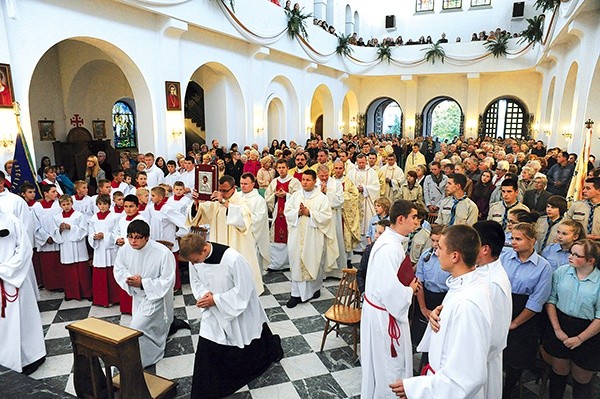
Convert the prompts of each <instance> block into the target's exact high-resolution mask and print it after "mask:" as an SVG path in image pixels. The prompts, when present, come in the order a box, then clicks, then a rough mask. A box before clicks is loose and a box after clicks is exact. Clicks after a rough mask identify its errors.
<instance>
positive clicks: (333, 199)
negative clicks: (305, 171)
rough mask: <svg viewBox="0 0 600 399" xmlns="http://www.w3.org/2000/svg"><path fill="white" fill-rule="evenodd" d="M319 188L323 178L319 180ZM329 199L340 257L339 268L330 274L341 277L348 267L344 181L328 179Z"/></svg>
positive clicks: (338, 258) (338, 259)
mask: <svg viewBox="0 0 600 399" xmlns="http://www.w3.org/2000/svg"><path fill="white" fill-rule="evenodd" d="M318 184H319V190H320V186H321V184H323V182H321V180H318ZM326 195H327V199H328V200H329V206H330V207H331V213H332V223H333V224H334V226H335V238H336V241H337V248H338V253H339V255H338V257H337V259H336V263H337V269H335V270H332V271H331V272H330V273H329V274H328V275H329V276H333V277H337V278H339V277H341V275H342V274H341V273H342V269H344V268H345V267H347V265H346V260H347V259H348V257H347V255H346V248H345V246H344V228H343V226H342V207H343V205H344V188H343V186H342V183H340V182H339V181H338V180H336V179H334V178H332V177H330V178H328V179H327V193H326Z"/></svg>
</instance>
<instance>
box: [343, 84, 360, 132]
mask: <svg viewBox="0 0 600 399" xmlns="http://www.w3.org/2000/svg"><path fill="white" fill-rule="evenodd" d="M357 116H358V100H357V98H356V94H354V92H353V91H352V90H349V91H348V92H347V93H346V95H345V96H344V101H343V103H342V120H341V124H340V127H341V129H340V130H341V133H350V134H356V132H357V130H358V121H357Z"/></svg>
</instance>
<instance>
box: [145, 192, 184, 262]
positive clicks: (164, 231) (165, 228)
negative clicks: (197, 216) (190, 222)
mask: <svg viewBox="0 0 600 399" xmlns="http://www.w3.org/2000/svg"><path fill="white" fill-rule="evenodd" d="M157 207H158V208H159V209H157ZM146 209H147V210H148V212H149V213H150V223H149V224H150V238H151V239H152V240H155V241H156V240H161V241H168V242H170V243H172V244H173V248H172V249H171V252H177V251H179V241H177V237H183V236H184V235H186V234H187V233H188V232H189V229H188V227H187V226H186V224H185V216H184V215H182V214H181V212H179V211H178V210H176V209H175V208H173V207H172V206H171V205H169V204H168V203H167V200H166V199H165V203H164V204H163V205H162V206H160V205H155V204H148V206H147V207H146Z"/></svg>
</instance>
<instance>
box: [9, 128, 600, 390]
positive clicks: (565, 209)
mask: <svg viewBox="0 0 600 399" xmlns="http://www.w3.org/2000/svg"><path fill="white" fill-rule="evenodd" d="M303 144H304V145H299V144H298V143H296V142H294V141H290V142H289V144H288V143H287V142H286V141H285V140H281V141H278V140H273V141H272V142H271V145H270V146H269V147H264V148H262V149H260V147H259V146H258V145H257V144H252V145H246V146H244V147H242V148H241V147H240V146H238V145H237V144H236V143H233V144H231V145H230V146H229V148H226V147H223V146H221V145H220V143H219V142H218V141H217V140H212V142H211V143H210V146H209V145H206V144H202V145H200V144H199V143H194V144H193V145H192V146H191V148H190V150H189V151H188V153H187V154H185V155H184V154H177V156H176V157H175V159H170V160H165V159H164V158H163V157H160V156H159V157H156V156H155V155H154V154H152V153H145V154H135V153H131V152H129V151H122V152H121V158H120V163H119V165H110V164H109V163H108V161H107V160H106V154H104V153H102V152H100V153H98V154H96V155H90V156H89V157H88V159H87V164H86V171H85V174H84V176H81V177H78V178H76V177H75V176H73V175H71V176H69V174H68V173H65V171H64V168H61V167H60V166H57V165H51V162H50V159H49V158H47V157H44V158H42V161H41V166H40V169H39V170H38V174H39V181H40V185H39V186H40V189H41V194H42V196H43V198H42V199H41V200H39V201H36V200H35V194H36V188H35V186H34V185H32V184H29V183H26V184H22V185H21V186H20V187H12V190H13V191H18V192H20V193H21V197H20V196H18V195H15V194H12V193H10V192H9V191H8V190H7V187H8V186H10V177H9V176H10V173H7V174H6V175H5V174H4V173H1V174H0V212H2V218H0V219H1V220H2V223H4V225H3V226H0V227H5V228H3V229H1V230H0V261H1V262H2V265H3V266H4V264H5V263H7V264H8V263H9V264H10V267H8V268H5V267H2V268H0V279H2V280H1V281H2V282H3V285H2V295H3V308H2V311H3V315H4V311H5V310H6V315H7V320H10V319H11V318H12V320H17V322H14V323H12V324H10V326H8V325H7V324H6V323H3V324H1V323H0V339H2V341H3V342H8V341H5V339H6V340H8V339H9V337H10V339H13V340H15V339H16V340H19V339H20V338H19V337H20V335H18V334H14V331H15V329H17V328H19V326H20V328H27V329H28V331H32V333H31V334H30V336H29V337H28V338H27V339H29V341H35V342H27V343H26V342H23V343H19V342H15V345H16V346H17V347H20V346H21V345H26V346H27V347H28V348H31V349H30V352H31V354H29V353H28V352H27V350H24V352H23V353H24V355H22V356H18V357H17V358H13V357H12V356H16V355H15V354H14V353H11V354H10V356H9V355H7V354H5V353H4V352H2V351H0V364H3V365H7V366H8V367H10V368H13V369H15V370H17V371H22V370H25V371H30V370H31V369H32V368H35V367H36V366H37V365H39V364H38V363H39V361H40V359H43V355H42V356H40V354H41V353H42V352H43V351H42V350H41V349H43V335H41V333H40V334H36V331H37V330H40V332H41V322H39V323H37V322H36V320H39V312H37V316H36V315H35V313H36V310H37V308H35V309H34V308H33V307H32V306H33V305H31V303H32V302H33V304H35V291H36V290H37V289H38V287H45V288H46V289H47V290H51V291H52V290H62V291H64V295H65V298H66V299H67V300H86V299H89V300H91V301H92V302H93V304H94V305H98V306H112V305H116V304H119V306H120V308H121V311H122V312H124V313H132V315H133V318H132V326H133V327H134V328H137V329H139V330H141V331H143V332H144V336H143V337H142V339H140V349H141V355H142V364H143V365H144V366H148V365H151V364H154V363H156V362H157V361H159V360H160V359H161V358H162V356H163V355H164V350H165V345H166V339H167V336H168V334H169V330H170V328H171V327H172V324H173V320H174V318H173V291H174V290H178V289H180V288H181V273H182V272H184V271H185V270H189V271H188V272H189V275H190V285H191V287H192V291H193V293H194V296H195V297H196V299H197V306H198V307H200V308H202V309H203V310H204V312H203V316H202V318H203V321H202V324H201V329H200V340H201V342H200V343H199V345H198V351H197V354H196V364H195V369H194V381H193V386H194V388H193V391H192V397H196V396H195V395H197V397H204V396H202V395H205V394H208V395H213V396H210V397H221V396H225V395H227V394H230V393H233V392H235V390H237V389H238V388H239V387H241V386H243V385H245V384H246V383H247V382H248V381H249V380H251V379H252V378H255V377H256V376H257V375H260V373H262V372H263V371H264V370H265V369H266V367H268V365H269V364H271V363H272V362H274V361H277V360H279V359H280V358H281V356H282V350H281V344H280V341H279V337H277V336H275V335H273V334H272V333H271V332H270V330H269V328H268V324H267V323H266V321H267V319H266V316H265V312H264V310H263V309H262V307H261V306H260V302H259V301H258V295H260V294H261V293H262V292H263V291H264V286H263V275H264V274H265V273H276V272H280V271H282V270H287V269H289V270H290V271H291V280H292V282H291V286H290V292H291V295H290V298H289V300H288V302H287V303H286V306H287V307H288V308H294V307H296V306H302V304H303V303H305V302H308V301H311V300H313V299H317V298H319V297H320V295H321V288H322V283H323V280H324V279H325V278H326V277H329V276H332V277H339V276H340V271H341V270H342V269H344V268H346V267H351V262H350V258H351V256H352V255H353V254H356V253H358V254H361V255H362V260H361V263H360V267H359V280H358V287H359V289H360V291H361V292H362V294H363V310H362V312H363V314H362V322H361V364H362V396H363V397H365V398H375V397H377V398H379V397H388V396H390V395H393V394H396V395H397V396H398V397H408V398H411V399H412V398H431V397H482V398H483V397H485V398H500V397H503V398H509V397H511V393H512V391H513V389H514V387H515V386H516V384H517V382H518V381H519V379H520V377H521V374H522V372H523V370H524V369H528V368H532V367H534V365H535V362H536V358H537V357H541V358H542V359H544V360H545V361H546V362H547V363H548V364H550V365H551V366H552V372H551V376H550V385H551V398H561V397H562V395H563V392H564V390H565V385H566V382H567V377H568V375H569V374H571V375H572V380H573V382H572V385H573V392H574V397H575V398H589V397H591V396H590V395H591V385H590V380H591V378H592V376H593V373H594V372H597V371H600V338H599V337H600V335H599V334H598V332H600V270H599V267H600V247H599V245H598V243H597V241H596V239H598V238H600V211H598V209H599V208H600V207H598V204H600V168H595V166H596V165H595V164H594V162H595V158H593V156H591V157H590V159H589V161H588V171H589V172H588V176H587V179H586V180H585V184H584V186H583V199H582V200H580V201H575V202H574V203H573V204H571V205H570V207H569V206H568V205H567V199H566V196H567V190H568V188H569V184H570V180H571V179H572V178H573V174H574V173H573V171H574V168H575V163H576V161H577V156H576V155H575V154H569V153H567V152H565V151H563V150H561V149H560V148H548V149H547V148H546V147H545V146H544V143H543V142H541V141H537V142H536V141H534V140H528V141H525V140H520V141H517V140H513V139H506V140H503V139H490V138H467V139H463V138H456V139H455V140H454V141H453V142H451V143H446V142H440V141H438V140H434V139H432V138H431V137H427V138H422V137H419V138H416V139H406V138H399V137H397V136H392V135H382V136H376V135H374V134H370V135H366V136H358V135H356V136H351V135H346V134H344V135H342V137H340V138H338V139H334V138H326V139H322V138H321V137H319V136H315V137H311V138H310V139H308V140H307V141H306V143H303ZM196 165H208V166H212V167H213V168H214V171H215V172H214V173H215V174H216V176H215V179H216V185H214V186H213V185H212V184H213V183H212V181H209V179H206V180H205V181H199V180H200V179H198V178H197V174H198V172H197V170H196ZM11 166H12V164H11V163H10V162H8V163H7V164H6V165H5V169H6V170H7V172H9V168H10V167H11ZM209 169H210V168H209ZM202 170H206V169H202ZM202 184H204V185H206V187H204V186H202ZM4 215H12V216H10V217H8V216H7V217H6V218H5V217H4ZM4 232H6V234H4ZM6 237H9V239H8V240H7V239H6ZM15 242H18V244H15ZM33 248H34V250H33ZM31 265H32V266H31ZM215 265H222V266H225V267H220V268H215ZM15 270H19V273H15ZM399 270H402V273H409V275H410V273H412V274H414V278H412V277H411V278H410V279H409V280H408V281H401V279H400V278H399V277H397V276H399ZM17 274H18V275H19V276H20V277H19V278H18V279H16V278H14V276H15V275H17ZM11 295H13V296H11ZM4 298H7V301H4ZM13 301H14V302H18V303H19V304H21V305H22V306H23V310H20V308H19V307H18V305H16V304H14V303H13ZM27 301H29V302H27ZM27 303H29V305H26V304H27ZM411 305H412V307H411ZM27 306H29V308H28V307H27ZM410 309H413V311H411V312H409V310H410ZM215 320H219V321H215ZM37 324H39V326H37ZM32 325H33V326H32ZM38 327H39V328H38ZM11 331H12V332H13V334H11V333H10V332H11ZM228 331H229V332H231V331H234V332H235V334H233V335H230V333H229V332H228ZM40 339H41V340H42V342H41V346H40V342H39V340H40ZM23 340H25V338H23ZM449 343H451V344H449ZM15 345H13V346H15ZM413 345H415V346H418V347H417V349H418V351H420V352H424V353H425V355H424V356H423V357H422V359H423V360H422V362H423V366H426V367H424V369H425V373H424V375H423V376H421V377H413V364H412V359H413V356H412V355H413ZM540 345H541V347H540ZM540 348H541V349H540ZM467 351H468V352H469V353H470V354H471V355H472V357H465V356H464V355H463V354H464V353H465V352H467ZM249 358H252V359H258V360H257V361H256V362H254V363H252V362H251V363H252V367H250V366H248V365H247V363H248V362H247V361H246V362H244V361H243V359H246V360H247V359H249ZM42 361H43V360H42ZM232 365H239V370H236V371H237V373H232V371H231V369H228V368H231V367H233V366H232ZM236 367H237V366H236ZM215 370H216V371H215ZM503 370H504V371H505V373H506V374H505V377H504V378H503V374H502V372H503ZM234 374H235V378H232V377H231V376H232V375H234ZM207 381H210V383H207Z"/></svg>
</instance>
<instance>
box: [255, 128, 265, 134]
mask: <svg viewBox="0 0 600 399" xmlns="http://www.w3.org/2000/svg"><path fill="white" fill-rule="evenodd" d="M264 131H265V128H264V127H257V128H256V134H262V133H263V132H264Z"/></svg>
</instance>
